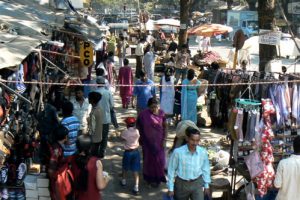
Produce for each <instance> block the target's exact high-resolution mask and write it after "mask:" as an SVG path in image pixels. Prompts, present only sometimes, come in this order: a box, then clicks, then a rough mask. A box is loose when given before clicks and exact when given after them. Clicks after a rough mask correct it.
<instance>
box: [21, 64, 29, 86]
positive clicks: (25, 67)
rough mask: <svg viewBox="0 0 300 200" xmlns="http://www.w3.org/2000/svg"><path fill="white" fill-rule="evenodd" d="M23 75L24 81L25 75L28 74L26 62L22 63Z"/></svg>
mask: <svg viewBox="0 0 300 200" xmlns="http://www.w3.org/2000/svg"><path fill="white" fill-rule="evenodd" d="M22 64H23V74H24V77H23V78H24V80H25V81H26V78H27V73H28V64H27V61H23V63H22Z"/></svg>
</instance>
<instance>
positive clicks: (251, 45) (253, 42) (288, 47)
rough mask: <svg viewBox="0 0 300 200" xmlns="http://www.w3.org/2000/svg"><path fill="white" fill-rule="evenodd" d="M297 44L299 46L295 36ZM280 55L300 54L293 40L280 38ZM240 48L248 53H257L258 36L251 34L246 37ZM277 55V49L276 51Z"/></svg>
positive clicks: (299, 41)
mask: <svg viewBox="0 0 300 200" xmlns="http://www.w3.org/2000/svg"><path fill="white" fill-rule="evenodd" d="M296 42H297V44H298V46H300V39H298V38H296ZM279 48H280V56H282V57H287V56H290V57H297V56H299V55H300V52H299V51H298V49H297V47H296V45H295V42H294V40H292V39H291V38H282V39H281V40H280V45H279ZM242 49H245V50H248V52H249V53H250V54H259V37H258V36H253V37H250V38H249V39H247V40H246V41H245V43H244V46H243V47H242ZM277 53H278V55H279V51H277Z"/></svg>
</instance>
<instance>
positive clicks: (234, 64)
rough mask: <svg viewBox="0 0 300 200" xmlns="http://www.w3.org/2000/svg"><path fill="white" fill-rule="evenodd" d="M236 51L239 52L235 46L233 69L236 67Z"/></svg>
mask: <svg viewBox="0 0 300 200" xmlns="http://www.w3.org/2000/svg"><path fill="white" fill-rule="evenodd" d="M238 52H239V50H238V49H237V48H235V51H234V57H233V69H236V65H237V57H238Z"/></svg>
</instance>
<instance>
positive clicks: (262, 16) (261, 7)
mask: <svg viewBox="0 0 300 200" xmlns="http://www.w3.org/2000/svg"><path fill="white" fill-rule="evenodd" d="M274 13H275V0H258V23H259V29H267V30H272V28H273V25H274V21H275V20H274ZM275 57H276V46H274V45H265V44H259V71H265V67H266V64H267V63H268V62H269V61H271V60H273V59H274V58H275Z"/></svg>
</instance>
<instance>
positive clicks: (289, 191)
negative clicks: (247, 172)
mask: <svg viewBox="0 0 300 200" xmlns="http://www.w3.org/2000/svg"><path fill="white" fill-rule="evenodd" d="M293 147H294V154H293V155H291V157H289V158H287V159H283V160H281V161H280V162H279V165H278V167H277V173H276V176H275V180H274V186H275V187H276V188H278V189H279V192H278V195H277V197H276V200H299V191H300V136H297V137H296V138H295V139H294V144H293Z"/></svg>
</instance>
